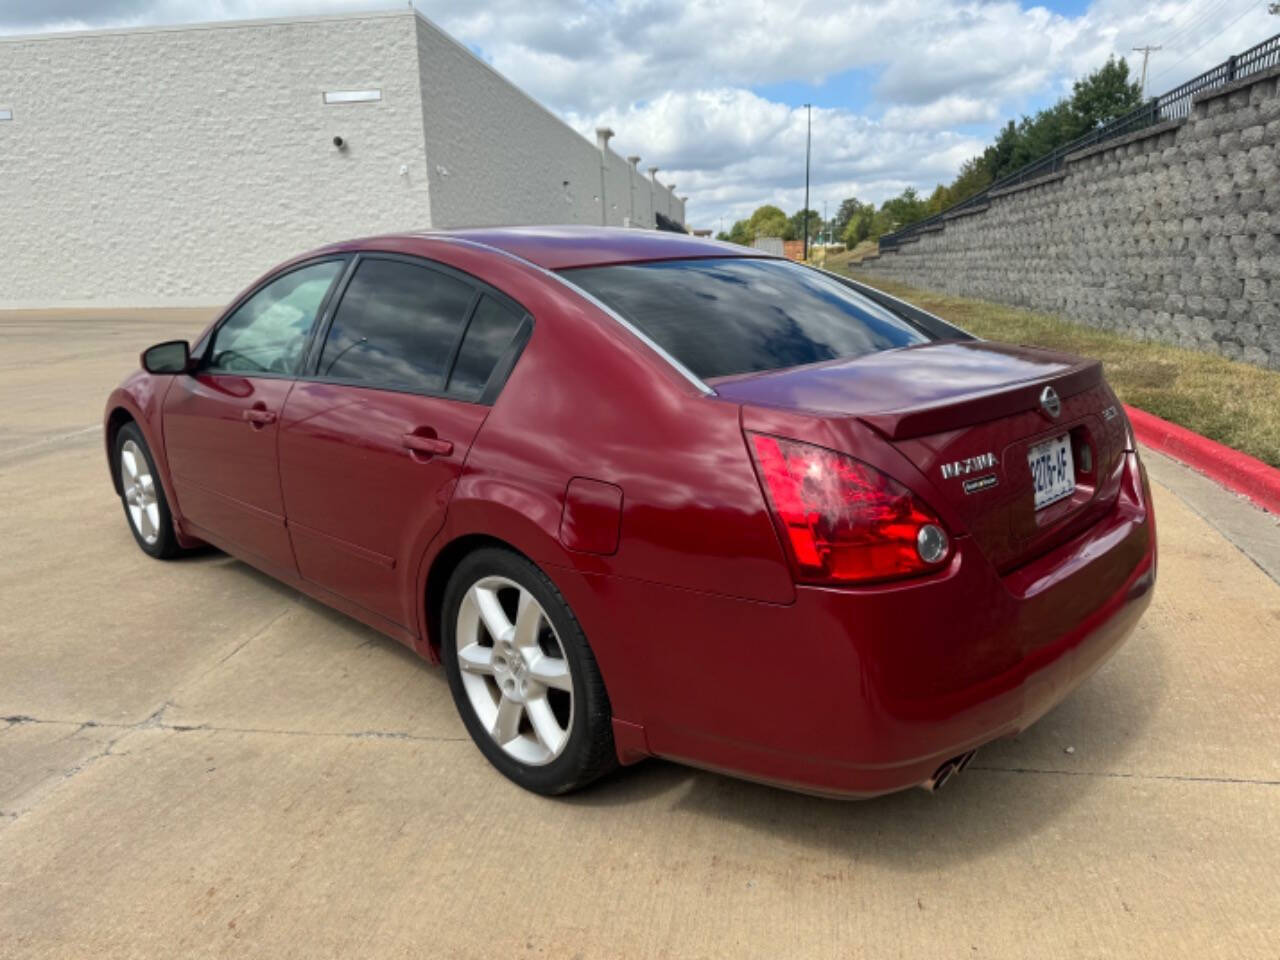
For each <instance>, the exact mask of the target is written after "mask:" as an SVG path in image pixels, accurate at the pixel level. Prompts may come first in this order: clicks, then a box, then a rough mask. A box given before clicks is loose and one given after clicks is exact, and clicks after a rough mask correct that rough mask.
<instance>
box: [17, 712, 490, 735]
mask: <svg viewBox="0 0 1280 960" xmlns="http://www.w3.org/2000/svg"><path fill="white" fill-rule="evenodd" d="M171 706H173V704H171V703H166V704H165V705H164V706H162V707H161V708H160V709H159V710H156V711H155V712H154V713H152V714H151V715H150V716H148V717H147V718H146V719H145V720H141V721H139V722H138V723H110V722H100V721H93V720H89V721H85V720H45V719H38V718H36V717H27V716H23V717H18V718H13V717H0V720H10V721H11V722H13V723H15V724H24V723H38V724H50V725H57V726H68V727H80V728H86V727H102V728H106V729H110V730H119V731H121V735H122V736H123V735H124V734H125V733H128V732H129V731H132V730H165V731H168V732H170V733H191V732H198V731H203V732H207V733H258V734H262V735H264V736H276V737H330V738H334V739H347V740H405V741H409V742H417V743H462V742H464V741H466V740H467V739H468V738H467V737H446V736H439V737H433V736H423V735H422V734H417V733H404V732H402V731H398V730H346V731H337V732H334V731H323V730H273V729H270V728H268V727H222V726H214V725H212V724H207V723H192V724H186V723H165V722H164V721H163V720H161V719H160V717H161V716H162V715H163V713H164V711H165V710H167V709H168V708H169V707H171ZM116 739H119V738H116ZM112 742H114V740H113V741H112Z"/></svg>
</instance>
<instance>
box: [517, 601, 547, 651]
mask: <svg viewBox="0 0 1280 960" xmlns="http://www.w3.org/2000/svg"><path fill="white" fill-rule="evenodd" d="M541 627H542V607H540V606H539V605H538V601H537V600H535V599H533V594H532V593H530V592H529V591H528V590H521V591H520V601H519V603H518V604H517V606H516V624H515V636H514V637H513V642H514V643H515V645H516V646H517V647H536V646H537V645H538V630H539V629H540V628H541Z"/></svg>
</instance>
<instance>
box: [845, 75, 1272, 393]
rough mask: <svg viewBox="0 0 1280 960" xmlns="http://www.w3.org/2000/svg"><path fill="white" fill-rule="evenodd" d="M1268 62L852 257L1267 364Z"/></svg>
mask: <svg viewBox="0 0 1280 960" xmlns="http://www.w3.org/2000/svg"><path fill="white" fill-rule="evenodd" d="M1278 78H1280V68H1274V69H1272V70H1269V71H1266V72H1263V73H1259V74H1257V75H1255V76H1252V77H1249V78H1247V79H1244V80H1241V81H1238V82H1237V83H1235V84H1232V85H1230V86H1228V87H1224V88H1221V89H1218V90H1215V91H1212V92H1208V93H1206V94H1204V95H1202V96H1201V97H1199V98H1197V100H1196V102H1195V104H1194V106H1193V109H1192V113H1191V116H1190V117H1188V118H1186V119H1185V120H1176V121H1171V122H1167V123H1163V124H1160V125H1159V126H1156V127H1152V128H1149V129H1147V130H1144V131H1141V132H1139V133H1136V134H1131V135H1129V136H1127V137H1123V138H1119V139H1117V140H1112V141H1108V142H1107V143H1103V144H1098V145H1096V146H1094V147H1091V148H1088V149H1086V150H1082V151H1080V152H1079V153H1076V154H1072V155H1071V156H1069V157H1068V158H1067V160H1066V166H1065V168H1064V169H1063V170H1062V171H1060V172H1058V173H1054V174H1051V175H1049V176H1046V177H1043V178H1041V179H1039V180H1036V181H1032V182H1029V183H1026V184H1020V185H1019V186H1017V187H1013V188H1010V189H1008V190H1004V191H1001V192H999V193H995V194H992V196H991V202H990V203H989V204H988V205H986V206H983V207H981V208H978V209H975V210H966V211H964V212H963V213H962V214H961V215H958V216H956V217H954V218H951V219H948V220H944V222H943V223H942V224H941V225H939V226H938V227H935V228H934V229H933V230H931V231H929V232H924V233H921V234H918V235H917V238H913V239H912V240H911V241H909V242H907V243H904V244H903V245H901V246H900V247H899V248H898V250H896V251H885V252H884V253H882V254H881V255H880V256H878V257H871V258H867V259H866V260H864V261H863V262H862V264H861V266H860V267H859V266H855V267H854V269H853V275H854V276H856V277H858V278H860V279H864V280H867V281H870V282H874V280H875V278H877V277H886V278H890V279H894V280H898V281H901V282H903V283H908V284H912V285H914V286H919V287H923V288H927V289H930V290H940V291H944V292H947V293H954V294H960V295H965V296H973V297H980V298H983V299H987V300H996V301H999V302H1002V303H1009V304H1015V305H1018V306H1025V307H1031V308H1033V309H1037V310H1043V311H1046V312H1051V313H1055V314H1058V315H1060V316H1063V317H1065V318H1067V319H1069V320H1074V321H1076V322H1079V323H1085V324H1089V325H1090V326H1096V327H1104V328H1107V329H1112V330H1118V331H1121V332H1123V333H1126V334H1129V335H1131V336H1134V337H1138V338H1140V339H1149V340H1160V341H1163V342H1166V343H1176V344H1180V345H1183V346H1189V347H1196V348H1199V349H1204V350H1211V351H1215V352H1220V353H1222V354H1224V355H1226V356H1229V357H1233V358H1236V359H1242V360H1246V361H1249V362H1251V363H1255V364H1259V365H1261V366H1270V367H1271V368H1273V369H1280V168H1278V163H1280V147H1278V146H1277V144H1278V143H1280V92H1278V91H1277V82H1278Z"/></svg>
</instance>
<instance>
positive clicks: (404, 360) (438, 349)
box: [316, 258, 475, 393]
mask: <svg viewBox="0 0 1280 960" xmlns="http://www.w3.org/2000/svg"><path fill="white" fill-rule="evenodd" d="M474 297H475V288H474V287H472V286H471V284H469V283H467V282H465V281H464V280H460V279H458V278H457V277H455V276H452V275H450V274H447V273H443V272H441V271H438V270H432V269H430V268H428V267H425V266H422V267H419V266H415V265H414V264H411V263H406V262H404V261H402V260H384V259H378V258H368V259H364V260H361V262H360V263H359V265H358V266H357V267H356V272H355V275H354V276H353V277H352V278H351V282H350V283H349V284H348V285H347V289H346V292H345V293H343V295H342V301H341V302H340V303H339V304H338V309H337V312H336V313H335V314H334V317H333V323H332V325H331V326H330V328H329V334H328V336H327V337H326V338H325V343H324V349H323V350H322V351H321V353H320V362H319V364H318V366H317V368H316V375H317V376H319V377H321V378H323V379H333V380H343V381H347V382H352V383H359V384H368V385H369V386H375V387H385V388H390V389H401V390H413V391H419V392H428V393H439V392H442V391H443V390H444V381H445V376H446V374H447V373H448V369H449V361H450V360H451V359H452V357H453V349H454V346H455V345H456V344H457V342H458V336H459V335H460V334H461V332H462V324H463V323H464V321H465V320H466V318H467V312H468V310H469V309H470V307H471V302H472V300H473V299H474Z"/></svg>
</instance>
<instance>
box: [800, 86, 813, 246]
mask: <svg viewBox="0 0 1280 960" xmlns="http://www.w3.org/2000/svg"><path fill="white" fill-rule="evenodd" d="M804 109H805V131H804V247H803V249H804V255H803V257H802V258H801V259H804V260H808V259H809V146H810V144H811V143H812V142H813V104H812V103H806V104H805V105H804Z"/></svg>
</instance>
